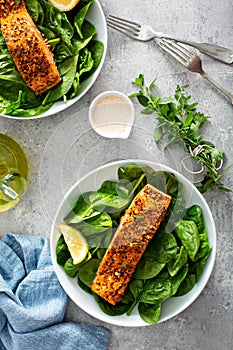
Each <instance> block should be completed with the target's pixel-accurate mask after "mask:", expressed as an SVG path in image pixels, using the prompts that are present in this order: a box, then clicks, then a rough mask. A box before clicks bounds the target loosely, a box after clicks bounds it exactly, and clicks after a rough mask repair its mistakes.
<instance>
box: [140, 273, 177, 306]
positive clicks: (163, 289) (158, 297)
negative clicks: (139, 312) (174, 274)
mask: <svg viewBox="0 0 233 350" xmlns="http://www.w3.org/2000/svg"><path fill="white" fill-rule="evenodd" d="M171 288H172V285H171V279H169V278H163V277H159V276H156V277H154V278H152V279H151V280H149V283H148V284H147V286H146V287H145V289H144V291H143V293H142V296H141V298H140V302H143V303H147V304H154V303H156V302H161V301H163V300H165V299H167V298H169V297H170V296H171V294H172V289H171Z"/></svg>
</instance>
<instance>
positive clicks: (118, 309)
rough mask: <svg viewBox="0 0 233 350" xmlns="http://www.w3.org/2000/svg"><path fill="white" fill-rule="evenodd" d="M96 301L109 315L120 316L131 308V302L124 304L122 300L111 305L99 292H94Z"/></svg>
mask: <svg viewBox="0 0 233 350" xmlns="http://www.w3.org/2000/svg"><path fill="white" fill-rule="evenodd" d="M93 295H94V298H95V300H96V302H97V303H98V305H99V307H100V309H101V310H102V311H103V312H104V313H105V314H107V315H109V316H120V315H123V314H125V313H126V312H127V311H128V309H129V304H124V303H122V302H119V303H117V304H116V305H111V304H109V303H108V302H106V301H105V300H104V299H102V298H100V297H99V296H98V295H97V294H95V293H93Z"/></svg>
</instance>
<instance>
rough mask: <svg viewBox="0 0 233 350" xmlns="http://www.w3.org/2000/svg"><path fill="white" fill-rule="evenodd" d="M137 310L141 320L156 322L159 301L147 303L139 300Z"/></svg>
mask: <svg viewBox="0 0 233 350" xmlns="http://www.w3.org/2000/svg"><path fill="white" fill-rule="evenodd" d="M138 312H139V315H140V317H141V318H142V320H143V321H145V322H146V323H149V324H156V323H157V322H158V321H159V317H160V313H161V303H159V302H156V303H155V304H147V303H142V302H140V303H139V304H138Z"/></svg>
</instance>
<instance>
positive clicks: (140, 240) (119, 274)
mask: <svg viewBox="0 0 233 350" xmlns="http://www.w3.org/2000/svg"><path fill="white" fill-rule="evenodd" d="M170 201H171V197H170V196H169V195H167V194H165V193H163V192H161V191H159V190H158V189H156V188H155V187H153V186H151V185H149V184H147V185H146V186H145V187H144V188H143V189H142V190H141V191H140V192H139V193H138V194H137V195H136V197H135V198H134V199H133V201H132V203H131V205H130V206H129V208H128V209H127V210H126V212H125V214H124V215H123V216H122V218H121V220H120V225H119V227H118V229H117V231H116V233H115V235H114V236H113V239H112V241H111V243H110V245H109V247H108V249H107V251H106V253H105V255H104V257H103V259H102V261H101V263H100V265H99V268H98V271H97V273H96V277H95V279H94V281H93V282H92V286H91V288H92V290H93V291H94V292H95V293H96V294H98V295H99V296H101V297H102V298H103V299H105V300H106V301H108V302H109V303H110V304H112V305H115V304H116V303H117V302H119V301H120V300H121V298H122V297H123V295H124V292H125V290H126V288H127V285H128V283H129V281H130V280H131V278H132V276H133V273H134V271H135V268H136V266H137V263H138V261H139V260H140V258H141V256H142V254H143V253H144V251H145V250H146V248H147V246H148V244H149V242H150V241H151V239H152V238H153V236H154V234H155V232H156V231H157V229H158V228H159V226H160V224H161V222H162V220H163V219H164V216H165V214H166V212H167V209H168V207H169V204H170Z"/></svg>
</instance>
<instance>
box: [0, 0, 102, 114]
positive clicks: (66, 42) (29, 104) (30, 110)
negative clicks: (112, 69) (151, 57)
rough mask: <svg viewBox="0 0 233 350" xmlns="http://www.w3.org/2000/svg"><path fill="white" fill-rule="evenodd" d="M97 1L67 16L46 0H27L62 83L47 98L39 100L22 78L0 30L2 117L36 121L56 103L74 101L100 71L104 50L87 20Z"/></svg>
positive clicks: (87, 1) (88, 0)
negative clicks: (10, 116)
mask: <svg viewBox="0 0 233 350" xmlns="http://www.w3.org/2000/svg"><path fill="white" fill-rule="evenodd" d="M93 1H94V0H81V1H80V2H79V3H78V5H77V6H76V7H75V9H74V10H72V11H70V12H67V13H64V12H60V11H59V10H58V9H57V8H56V7H54V6H52V5H51V4H49V3H48V2H47V1H46V0H30V1H29V0H26V1H25V3H26V6H27V9H28V12H29V14H30V15H31V17H32V19H33V20H34V22H35V24H36V26H37V28H38V29H39V30H40V32H41V33H42V35H44V37H45V38H46V40H47V43H48V45H50V47H51V50H52V52H53V54H54V58H55V61H56V64H57V67H58V69H59V72H60V75H61V78H62V82H61V83H60V84H58V85H57V86H56V87H54V88H53V89H51V90H50V91H49V92H48V93H47V94H45V95H44V96H36V95H35V94H34V92H33V91H32V90H30V89H29V88H28V86H27V85H26V83H25V82H24V80H23V79H22V77H21V75H20V74H19V72H18V70H17V68H16V66H15V64H14V61H13V59H12V57H11V54H10V53H9V51H8V49H7V46H6V44H5V41H4V39H3V36H2V33H1V30H0V113H1V114H7V115H13V116H23V117H32V116H36V115H39V114H41V113H43V112H44V111H46V110H48V109H49V108H50V107H51V106H52V105H53V103H54V102H55V101H58V100H61V99H63V100H64V101H66V100H70V99H72V98H74V97H75V96H76V95H77V94H78V91H79V87H80V83H81V82H83V81H84V80H85V79H87V78H88V77H89V76H90V75H91V74H93V72H94V71H95V70H96V68H97V67H98V65H99V63H100V61H101V58H102V55H103V51H104V47H103V43H102V42H100V41H98V40H95V39H94V37H95V35H96V34H97V31H96V28H95V27H94V25H93V24H91V23H90V22H88V21H87V20H86V15H87V12H88V10H89V8H90V6H91V4H92V3H93Z"/></svg>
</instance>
